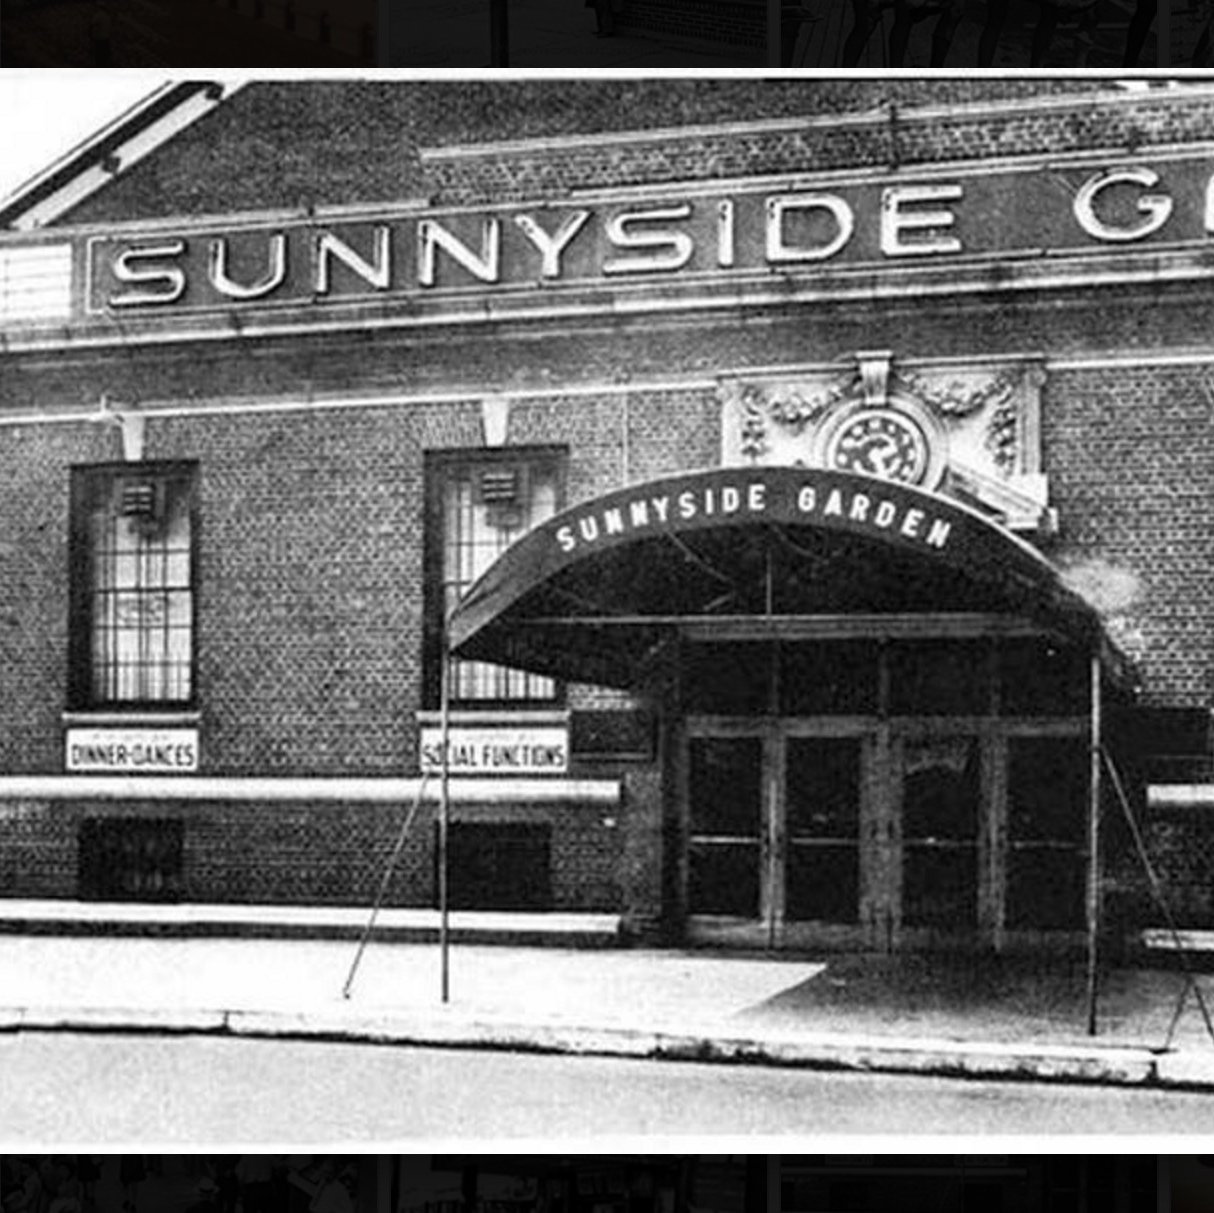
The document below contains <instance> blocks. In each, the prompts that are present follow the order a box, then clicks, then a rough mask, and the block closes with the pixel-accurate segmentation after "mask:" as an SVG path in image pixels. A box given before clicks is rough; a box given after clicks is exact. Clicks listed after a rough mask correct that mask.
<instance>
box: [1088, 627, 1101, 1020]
mask: <svg viewBox="0 0 1214 1213" xmlns="http://www.w3.org/2000/svg"><path fill="white" fill-rule="evenodd" d="M1091 697H1092V722H1091V724H1092V727H1091V737H1090V746H1089V751H1088V757H1089V764H1090V777H1089V782H1090V795H1089V800H1088V888H1087V925H1088V1035H1089V1036H1095V1035H1096V968H1097V960H1098V957H1097V942H1098V936H1099V933H1100V765H1101V763H1100V752H1101V737H1100V732H1101V705H1100V698H1101V696H1100V650H1099V649H1094V650H1093V651H1092V676H1091Z"/></svg>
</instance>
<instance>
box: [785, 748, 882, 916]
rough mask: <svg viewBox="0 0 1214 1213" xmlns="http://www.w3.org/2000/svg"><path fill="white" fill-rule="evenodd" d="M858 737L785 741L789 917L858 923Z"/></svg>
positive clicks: (786, 912)
mask: <svg viewBox="0 0 1214 1213" xmlns="http://www.w3.org/2000/svg"><path fill="white" fill-rule="evenodd" d="M860 757H861V740H860V738H858V737H797V736H789V737H785V738H784V780H783V788H782V791H783V805H782V807H783V817H784V822H783V824H784V831H783V833H784V840H785V843H784V847H783V855H782V857H781V858H782V863H781V864H780V865H779V869H778V871H777V872H776V873H775V877H776V879H778V880H780V881H781V883H782V885H783V887H782V889H781V893H782V897H781V898H779V901H780V902H781V903H782V908H783V917H784V919H785V921H787V922H823V923H849V924H852V923H856V922H857V921H858V920H859V906H860V869H861V864H860Z"/></svg>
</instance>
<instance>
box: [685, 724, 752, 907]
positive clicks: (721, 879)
mask: <svg viewBox="0 0 1214 1213" xmlns="http://www.w3.org/2000/svg"><path fill="white" fill-rule="evenodd" d="M764 749H765V746H764V738H763V737H762V736H760V735H752V736H743V737H721V736H707V737H692V738H690V739H689V742H688V806H689V827H690V829H689V837H688V848H687V908H688V912H689V913H690V914H692V915H711V916H713V917H727V918H735V919H743V920H758V919H759V917H760V913H761V907H762V898H763V885H764V881H763V875H762V867H763V858H764V851H765V847H764V845H763V841H764V826H765V820H764V819H765V816H766V815H765V813H764V811H763V769H764V757H765V755H764Z"/></svg>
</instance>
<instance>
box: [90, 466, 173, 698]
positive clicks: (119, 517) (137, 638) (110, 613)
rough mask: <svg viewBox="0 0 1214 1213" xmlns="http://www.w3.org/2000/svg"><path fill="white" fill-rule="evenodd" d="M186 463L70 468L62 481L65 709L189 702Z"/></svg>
mask: <svg viewBox="0 0 1214 1213" xmlns="http://www.w3.org/2000/svg"><path fill="white" fill-rule="evenodd" d="M194 483H195V472H194V467H193V465H190V464H172V465H160V464H151V465H147V466H144V465H139V464H125V465H122V466H121V467H98V468H79V469H76V470H75V472H74V474H73V482H72V497H73V500H72V522H73V536H72V573H73V576H72V606H73V618H72V624H73V626H72V658H73V659H72V678H71V689H72V701H73V704H74V706H77V707H104V706H115V705H123V706H141V705H146V706H165V705H173V704H178V705H179V704H186V703H189V702H191V701H192V699H193V697H194V580H193V579H194V553H193V545H194V525H193V517H192V515H193V502H194Z"/></svg>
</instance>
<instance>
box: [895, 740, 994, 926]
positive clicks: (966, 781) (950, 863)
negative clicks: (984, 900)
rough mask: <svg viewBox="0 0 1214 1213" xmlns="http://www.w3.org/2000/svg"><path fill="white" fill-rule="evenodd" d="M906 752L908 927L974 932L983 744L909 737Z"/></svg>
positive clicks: (904, 858) (904, 894)
mask: <svg viewBox="0 0 1214 1213" xmlns="http://www.w3.org/2000/svg"><path fill="white" fill-rule="evenodd" d="M902 754H903V759H902V815H901V821H902V897H901V904H902V913H901V919H902V926H903V927H909V928H927V929H929V930H932V931H935V932H948V933H955V932H958V931H960V932H969V933H972V932H973V930H974V928H975V927H976V926H977V925H978V905H979V819H980V814H979V810H980V806H981V803H982V779H981V761H980V757H981V747H980V744H979V739H978V738H977V737H974V736H969V737H950V736H932V737H926V738H906V739H905V741H904V742H903V746H902Z"/></svg>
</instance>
